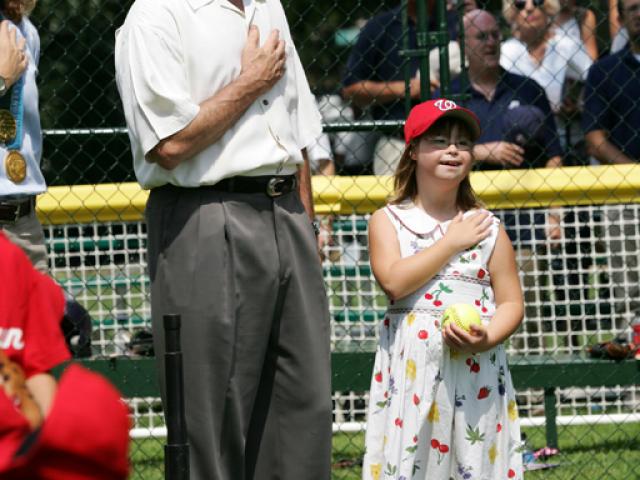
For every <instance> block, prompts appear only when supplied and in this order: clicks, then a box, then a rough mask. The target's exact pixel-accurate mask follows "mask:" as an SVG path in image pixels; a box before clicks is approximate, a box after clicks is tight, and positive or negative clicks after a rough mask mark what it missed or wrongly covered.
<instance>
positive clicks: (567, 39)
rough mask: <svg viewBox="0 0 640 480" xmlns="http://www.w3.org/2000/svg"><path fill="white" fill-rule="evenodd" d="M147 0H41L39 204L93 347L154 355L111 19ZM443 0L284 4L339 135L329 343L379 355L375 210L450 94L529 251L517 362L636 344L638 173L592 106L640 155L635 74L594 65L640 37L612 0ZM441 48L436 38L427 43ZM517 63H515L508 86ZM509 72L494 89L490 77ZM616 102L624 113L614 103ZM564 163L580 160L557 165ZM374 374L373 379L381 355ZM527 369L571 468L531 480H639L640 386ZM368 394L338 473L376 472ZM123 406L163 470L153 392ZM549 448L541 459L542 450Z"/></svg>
mask: <svg viewBox="0 0 640 480" xmlns="http://www.w3.org/2000/svg"><path fill="white" fill-rule="evenodd" d="M625 1H626V2H627V3H629V4H631V3H632V2H633V0H625ZM131 3H132V2H129V1H127V2H116V1H112V0H101V1H97V0H92V1H89V2H78V1H75V0H40V1H39V2H38V6H37V8H36V10H35V11H34V13H33V15H32V20H33V22H34V24H35V25H36V27H37V28H38V30H39V32H40V36H41V61H40V66H39V75H40V76H39V88H40V103H41V107H40V108H41V115H42V125H43V128H44V131H45V137H44V138H45V143H44V155H43V162H42V168H43V171H44V172H45V175H46V177H47V180H48V183H49V185H50V186H51V189H50V192H49V193H48V194H47V195H45V196H43V197H42V198H41V200H40V202H39V209H40V214H41V218H42V219H43V222H44V224H45V233H46V238H47V242H48V247H49V251H50V267H51V273H52V275H53V276H54V277H55V278H56V279H57V280H58V281H59V282H60V283H61V285H63V287H64V288H65V289H66V291H67V292H69V293H71V294H72V295H74V296H75V298H76V299H77V300H78V301H79V302H80V303H81V304H82V305H84V307H85V308H86V309H87V310H88V311H89V313H90V315H91V317H92V319H93V334H92V349H93V356H94V358H98V359H100V358H112V357H122V356H128V357H132V358H133V357H136V356H137V355H139V354H140V353H141V352H142V353H144V352H143V349H142V350H141V349H137V350H136V349H135V348H132V345H134V347H135V345H138V346H139V345H142V344H144V342H145V339H146V336H145V335H146V333H147V332H148V329H149V325H150V303H149V279H148V276H147V271H146V259H145V252H146V231H145V225H144V223H143V221H142V216H141V213H142V210H143V208H144V202H145V200H146V194H145V193H144V192H141V191H139V189H137V187H136V186H135V185H132V184H127V183H125V182H134V181H135V178H134V177H133V173H132V172H133V169H132V167H131V155H130V151H129V142H128V138H127V135H126V130H125V128H124V127H123V126H124V118H123V114H122V111H121V106H120V99H119V97H118V94H117V91H116V87H115V80H114V66H113V43H114V32H115V28H117V26H119V25H120V24H122V22H123V21H124V18H125V16H126V12H127V11H128V9H129V7H130V5H131ZM431 3H433V4H434V5H435V3H436V2H424V3H422V2H420V1H419V0H418V2H417V4H416V3H415V2H406V1H405V2H402V3H400V2H396V1H389V0H387V1H384V2H373V1H364V0H358V1H356V0H347V1H341V2H333V3H332V2H324V3H318V2H316V3H314V2H302V1H297V0H283V4H284V6H285V11H286V12H287V15H288V19H289V23H290V26H291V30H292V34H293V37H294V39H295V41H296V45H297V47H298V50H299V52H300V56H301V58H302V62H303V65H304V66H305V69H306V71H307V74H308V77H309V80H310V83H311V85H312V89H313V90H314V92H315V93H316V94H317V99H318V105H319V108H320V110H321V112H322V114H323V118H324V121H325V132H326V135H325V136H323V137H322V138H320V139H318V142H317V145H315V146H314V147H313V148H312V149H311V150H310V152H309V153H310V156H311V159H312V163H313V168H314V170H315V174H316V178H315V179H314V190H315V196H316V197H315V198H316V209H317V212H318V215H319V217H320V219H321V221H322V222H323V224H324V227H325V231H324V232H323V235H327V240H328V241H327V242H326V243H325V244H324V246H323V250H322V253H323V268H324V273H325V280H326V286H327V293H328V295H329V299H330V309H331V318H332V323H331V331H332V337H331V340H332V348H333V351H334V352H336V353H353V352H373V351H374V349H375V345H376V343H377V338H378V327H379V325H380V323H381V322H382V321H383V320H384V318H385V310H386V307H387V298H386V296H385V295H384V293H383V292H382V291H381V289H380V288H379V286H378V285H377V284H376V282H375V279H374V277H373V275H372V272H371V267H370V265H369V261H368V240H367V234H368V231H367V222H368V218H369V215H370V214H371V213H372V212H373V211H374V210H375V209H376V208H378V207H379V206H381V205H383V204H384V201H385V198H386V196H387V195H388V193H389V191H390V190H389V189H390V185H391V184H390V182H389V179H388V177H386V176H385V175H389V174H391V173H392V172H393V169H394V166H395V164H396V163H397V160H398V159H399V157H400V155H401V153H402V151H403V149H404V143H403V140H402V138H401V136H400V133H399V132H400V131H401V125H402V123H401V122H402V120H403V119H404V117H405V115H406V111H407V108H408V107H410V106H411V104H412V103H416V102H417V101H419V100H420V98H428V97H429V96H430V95H431V94H432V93H433V94H435V93H434V92H436V91H439V92H441V93H442V94H443V95H444V96H448V97H451V98H456V100H457V101H459V102H462V103H465V104H466V105H467V106H468V107H469V108H471V109H472V110H474V111H476V113H477V114H478V116H479V117H480V120H481V123H482V124H483V130H484V131H485V133H487V132H488V136H487V138H486V139H482V138H481V141H482V142H483V143H484V144H485V145H486V147H485V148H484V150H481V151H478V152H474V153H475V154H476V158H477V160H478V162H477V165H478V171H477V172H475V173H474V174H473V184H474V187H475V188H476V190H477V191H478V193H479V195H480V197H481V198H482V199H483V201H484V202H485V203H486V204H487V206H488V207H489V208H491V209H492V210H494V211H495V212H496V213H497V214H498V215H499V216H500V217H501V219H502V221H503V223H504V224H505V225H506V227H507V229H508V232H509V234H510V236H511V237H512V240H513V241H514V247H515V248H516V253H517V260H518V263H519V267H520V274H521V279H522V283H523V287H524V291H525V299H526V318H525V322H524V324H523V326H522V327H521V329H520V330H519V331H518V332H517V333H516V334H515V335H514V336H513V337H512V338H511V340H510V342H509V347H508V348H509V353H510V355H511V356H512V358H513V359H514V361H515V362H516V363H518V362H523V363H526V362H527V361H530V360H531V359H532V358H534V357H535V358H536V359H537V360H536V361H539V362H542V365H545V362H546V364H547V365H548V366H551V365H554V364H559V363H560V362H571V361H573V362H574V363H576V362H578V363H576V364H577V365H580V363H579V361H580V359H584V358H585V357H587V356H588V353H587V349H588V348H589V347H592V346H594V345H597V344H599V343H602V342H610V341H614V343H615V342H618V344H619V345H621V347H624V346H625V345H626V344H627V343H628V341H629V340H631V337H632V325H633V324H634V322H640V311H639V305H638V304H639V296H638V285H639V283H638V280H639V278H638V277H639V275H640V267H639V265H638V251H639V250H638V247H639V242H640V231H639V229H640V227H639V223H638V219H639V218H640V216H639V214H640V212H639V211H638V200H639V198H640V197H639V196H638V191H640V175H639V173H640V170H638V169H637V168H634V167H631V166H627V167H619V168H617V167H602V166H599V164H600V163H603V161H604V155H605V154H604V153H603V152H601V151H598V149H597V148H595V147H597V146H598V145H595V146H594V145H593V138H592V139H591V140H592V141H591V144H590V143H589V136H588V135H585V131H584V129H583V124H584V123H585V122H583V121H582V117H583V116H584V115H591V117H589V119H588V120H587V121H586V124H587V125H588V127H589V128H591V127H594V126H596V127H597V126H598V125H601V126H602V127H601V128H596V130H604V131H609V130H610V128H611V127H609V124H608V123H606V122H607V121H610V120H607V119H602V118H600V117H598V116H596V115H593V114H589V113H585V108H589V106H588V105H589V102H592V103H593V104H594V105H596V106H597V107H598V108H600V106H601V105H602V104H603V103H604V105H605V106H607V103H608V102H611V103H612V105H615V106H616V108H617V110H616V111H615V112H613V113H612V114H611V115H613V114H614V113H615V114H616V115H618V116H617V117H615V120H614V123H615V122H618V123H623V124H625V125H627V126H628V128H630V129H631V130H630V131H631V132H632V133H631V134H627V135H626V140H625V143H624V144H619V143H618V144H616V145H617V148H618V150H620V151H622V152H627V153H626V154H627V155H629V156H630V158H631V159H632V160H635V161H637V160H638V159H639V158H640V155H639V154H636V155H635V156H633V153H632V152H635V151H636V149H640V134H639V133H638V128H636V127H640V125H634V124H633V121H634V118H635V117H633V111H634V110H637V111H640V108H638V107H640V105H637V104H636V102H638V98H640V95H637V96H633V94H630V93H628V91H627V90H625V89H624V88H623V87H621V88H622V90H621V91H620V92H618V93H615V92H613V91H611V90H607V88H609V89H611V88H613V87H610V86H609V87H604V86H602V85H601V84H598V87H597V88H595V89H593V88H591V90H590V87H589V86H588V85H587V87H585V83H587V84H588V77H587V75H588V72H589V71H590V70H591V69H594V68H600V69H602V68H604V67H603V66H602V64H598V65H599V66H600V67H598V66H596V67H593V66H592V65H593V63H594V61H595V59H596V58H597V57H603V56H604V55H606V53H607V51H608V50H610V49H611V45H612V41H613V40H616V41H617V42H622V40H621V39H623V38H624V32H622V33H616V32H615V31H614V30H615V27H616V25H615V24H613V23H612V24H611V25H610V19H611V18H613V14H611V15H610V13H609V4H604V3H599V2H592V3H589V4H586V3H584V4H582V3H581V4H580V6H578V7H575V6H573V7H571V6H570V7H569V10H567V5H573V2H565V3H563V4H562V5H556V4H555V3H554V2H553V0H546V1H545V2H544V3H543V4H540V3H539V2H534V1H532V0H527V1H526V2H519V0H515V1H514V2H513V3H510V2H507V3H505V5H504V6H503V5H502V4H500V3H499V2H495V1H492V2H479V3H478V2H473V0H468V1H465V2H459V3H458V4H455V3H451V4H445V3H444V2H441V3H442V5H440V6H439V7H434V8H435V9H434V10H431V11H429V5H430V4H431ZM473 7H482V8H485V9H487V10H488V11H490V12H492V13H493V14H494V16H493V18H494V20H495V21H494V22H492V21H491V19H490V18H487V17H482V16H475V17H474V16H471V17H467V20H468V21H467V23H466V24H465V25H464V26H463V25H462V23H461V20H462V19H461V15H462V13H463V12H464V11H465V10H469V9H471V8H473ZM561 7H562V8H561ZM438 8H440V10H438ZM571 8H573V10H571ZM407 12H408V13H407ZM589 12H591V13H589ZM614 13H615V12H614ZM592 14H593V15H592ZM629 14H630V15H631V13H629ZM592 20H593V21H592ZM587 27H588V28H587ZM622 27H623V28H624V25H622ZM438 32H441V33H438ZM576 32H577V34H576ZM589 33H591V35H589ZM576 35H577V36H576ZM456 38H459V39H460V42H459V43H457V42H455V39H456ZM450 40H454V41H453V42H450ZM429 45H431V46H433V48H435V50H434V51H433V52H431V53H429V50H430V48H429ZM594 45H595V48H597V54H593V48H594ZM438 46H440V48H439V49H438ZM440 50H443V51H446V52H445V53H444V54H443V55H441V51H440ZM461 55H462V58H466V59H467V60H466V61H461V60H460V56H461ZM623 61H624V60H620V62H623ZM492 62H493V63H492ZM439 65H442V66H443V68H442V69H440V68H439ZM607 65H608V66H607ZM605 67H606V68H613V67H612V66H611V65H609V64H605ZM507 71H508V72H510V73H512V74H514V75H516V74H517V75H520V77H518V78H517V79H516V80H517V81H511V82H506V81H504V72H507ZM433 72H435V73H433ZM635 72H638V70H635V71H634V70H632V69H630V70H629V71H628V73H627V79H628V83H630V84H631V85H635V84H638V85H640V73H637V76H635V75H636V73H635ZM605 73H606V72H605ZM458 74H459V75H460V76H459V77H458V76H457V75H458ZM494 74H497V75H498V76H499V78H500V79H501V81H500V83H495V82H494V83H493V84H492V82H491V81H490V80H491V79H492V75H494ZM484 75H486V76H484ZM612 75H613V74H612ZM603 76H604V77H607V75H606V74H605V75H601V76H600V77H598V78H599V79H600V78H601V77H603ZM523 78H524V80H522V79H523ZM600 81H601V82H602V81H603V80H600ZM531 82H535V83H534V84H532V83H531ZM532 85H533V86H532ZM633 91H634V90H631V92H633ZM594 92H595V93H594ZM587 94H589V95H592V97H591V98H586V97H585V96H586V95H587ZM593 95H597V98H596V100H594V98H595V97H593ZM620 98H622V102H623V103H625V104H626V105H627V107H628V108H627V110H625V112H621V111H620V109H619V107H617V105H619V103H616V102H618V101H619V99H620ZM585 105H586V107H585ZM598 121H602V122H605V123H602V124H599V123H597V122H598ZM589 122H591V123H589ZM634 128H635V130H634ZM619 135H625V133H624V132H623V133H621V134H619ZM596 138H599V137H596ZM484 140H486V141H484ZM506 144H508V145H509V146H507V147H505V145H506ZM514 145H515V146H517V147H518V148H515V147H513V146H514ZM561 163H562V164H563V165H565V166H567V165H568V166H571V167H574V168H562V169H556V166H558V165H560V164H561ZM532 167H535V168H542V167H549V168H546V169H544V170H543V169H535V170H534V169H531V168H532ZM68 186H72V187H68ZM638 328H640V327H638ZM636 335H640V334H639V333H636ZM616 339H617V340H616ZM136 342H138V343H136ZM598 361H600V362H610V363H606V366H607V367H606V368H608V369H609V368H610V369H611V372H614V370H615V369H616V368H619V367H620V365H621V362H620V361H619V362H618V363H616V362H614V361H613V360H605V359H601V360H598ZM628 362H632V360H630V359H629V360H624V361H622V363H628ZM572 371H574V370H567V372H572ZM516 373H517V370H514V377H515V376H516ZM584 374H585V376H588V375H589V370H588V367H587V369H586V370H585V371H584ZM359 375H361V376H365V377H367V378H369V377H370V375H371V371H361V372H359ZM568 375H570V373H568ZM612 375H613V373H612ZM516 380H517V379H516ZM359 383H360V384H362V381H360V382H359ZM559 384H560V385H567V383H563V382H560V383H559ZM520 385H522V387H521V388H519V392H518V406H519V413H520V416H521V418H522V424H523V426H524V429H523V430H524V432H525V433H526V435H527V447H526V449H527V452H535V451H536V450H538V449H539V448H541V447H544V446H546V445H547V444H548V440H549V436H548V435H547V436H546V437H545V433H544V432H545V426H546V427H547V429H548V428H549V425H548V424H547V423H548V420H549V417H548V416H547V417H545V415H544V413H545V405H547V406H548V405H549V403H548V402H549V400H548V398H549V395H551V396H552V400H551V403H552V405H553V406H554V407H555V409H556V411H557V414H558V417H557V418H556V419H555V421H556V422H557V424H558V425H559V426H560V428H559V445H560V454H559V455H557V456H555V457H553V458H551V459H549V460H547V461H546V462H547V463H552V464H556V463H557V464H559V466H558V467H557V468H553V469H551V470H549V471H547V472H541V473H538V472H531V473H529V474H528V477H527V478H538V477H540V478H542V475H543V474H545V477H549V478H558V479H565V478H566V479H569V478H580V477H583V476H587V475H589V476H591V475H598V476H607V478H613V479H622V478H625V479H626V478H636V476H637V474H636V473H635V471H636V465H637V464H638V462H640V452H639V451H638V447H637V446H638V444H640V438H639V436H640V433H639V432H640V429H639V428H638V425H639V423H640V390H639V389H638V388H637V385H633V384H629V382H622V384H621V385H611V384H610V383H609V382H604V383H602V382H600V380H599V379H598V378H595V377H594V378H593V384H590V383H588V382H587V383H585V382H580V383H579V384H578V386H566V387H563V388H558V389H551V390H550V391H548V390H549V389H548V388H546V387H545V388H541V387H539V386H536V385H537V384H534V383H531V385H532V386H527V385H528V384H527V379H526V378H525V379H523V380H522V381H521V382H520ZM368 400H369V399H368V392H367V391H366V388H364V389H363V388H355V387H354V388H353V389H352V390H351V389H349V388H347V389H343V390H340V391H335V392H334V431H335V436H334V459H333V462H334V464H333V467H334V468H333V472H334V473H333V475H334V478H336V479H355V478H359V477H360V475H361V459H362V455H363V448H364V440H363V431H364V428H365V421H366V411H367V406H368ZM127 401H128V402H129V405H130V406H131V412H132V418H133V421H134V428H133V430H132V437H133V444H132V459H133V466H134V470H133V474H132V477H133V478H143V479H152V478H162V477H163V460H162V458H163V453H162V444H163V442H164V437H163V435H164V421H163V418H162V408H161V405H160V403H159V400H158V399H157V398H149V397H136V398H130V399H128V400H127ZM547 433H548V431H547ZM531 454H532V453H531ZM529 460H532V459H531V458H529ZM542 463H544V462H543V460H542V458H540V459H538V460H536V461H535V462H531V466H532V468H538V467H536V466H535V465H540V464H542ZM385 478H387V477H385ZM388 478H393V477H388ZM465 478H466V477H465Z"/></svg>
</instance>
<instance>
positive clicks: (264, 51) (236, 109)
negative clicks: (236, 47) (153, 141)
mask: <svg viewBox="0 0 640 480" xmlns="http://www.w3.org/2000/svg"><path fill="white" fill-rule="evenodd" d="M259 44H260V33H259V31H258V28H257V27H255V26H252V27H251V28H250V29H249V34H248V37H247V44H246V46H245V48H244V50H243V51H242V62H241V63H242V70H241V73H240V75H239V76H238V78H236V79H235V80H233V81H232V82H231V83H230V84H229V85H227V86H226V87H224V88H223V89H221V90H220V91H218V92H216V93H215V94H214V95H213V96H211V97H209V98H208V99H206V100H205V101H204V102H202V103H201V104H200V111H199V112H198V114H197V115H196V117H195V118H194V119H193V121H192V122H191V123H189V124H188V125H187V126H186V127H185V128H183V129H182V130H180V131H179V132H177V133H175V134H173V135H171V136H169V137H167V138H165V139H162V140H161V141H160V142H158V144H157V145H156V146H155V147H154V148H153V149H152V150H151V151H149V153H147V155H146V160H147V161H148V162H151V163H157V164H158V165H160V166H161V167H163V168H166V169H167V170H172V169H174V168H175V167H177V166H178V165H179V164H180V163H182V162H184V161H186V160H188V159H190V158H191V157H193V156H194V155H196V154H198V153H200V152H201V151H203V150H204V149H206V148H207V147H208V146H209V145H212V144H214V143H215V142H217V141H218V140H219V139H220V138H221V137H222V136H223V135H224V134H225V132H227V130H229V129H230V128H231V127H232V126H233V125H234V124H235V123H236V122H237V121H238V119H239V118H240V117H241V116H242V115H243V114H244V112H245V111H246V110H247V109H248V108H249V107H250V106H251V104H252V103H253V102H254V101H255V100H256V99H257V98H258V97H259V96H260V95H262V94H264V93H265V92H267V91H268V90H270V89H271V87H273V85H275V83H276V82H277V81H278V80H280V78H281V77H282V75H283V74H284V68H285V60H286V54H285V46H284V41H282V40H280V39H279V32H278V31H277V30H273V31H272V32H271V34H270V35H269V38H268V39H267V41H266V43H265V44H264V46H263V47H262V48H261V47H259Z"/></svg>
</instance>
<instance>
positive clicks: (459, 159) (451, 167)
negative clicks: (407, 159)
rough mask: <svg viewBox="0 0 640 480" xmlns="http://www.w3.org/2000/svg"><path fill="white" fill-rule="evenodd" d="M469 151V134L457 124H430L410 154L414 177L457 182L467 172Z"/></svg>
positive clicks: (469, 163)
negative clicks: (424, 176) (414, 172)
mask: <svg viewBox="0 0 640 480" xmlns="http://www.w3.org/2000/svg"><path fill="white" fill-rule="evenodd" d="M472 149H473V141H472V140H471V135H470V134H469V132H468V131H467V129H466V128H465V127H464V126H463V125H462V124H461V123H459V122H450V123H446V124H444V125H440V126H439V125H434V127H432V128H431V129H430V130H429V131H428V132H427V133H425V134H424V135H423V136H422V137H420V139H419V141H418V143H417V145H416V146H415V148H414V149H413V152H412V154H411V158H412V159H413V160H414V161H415V162H416V175H417V176H421V175H426V176H428V177H432V178H435V179H439V180H455V181H456V182H458V183H459V182H461V181H462V180H463V179H464V178H465V177H466V176H467V175H468V174H469V171H470V170H471V166H472V164H473V155H472Z"/></svg>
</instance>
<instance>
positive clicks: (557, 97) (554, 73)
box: [500, 33, 593, 112]
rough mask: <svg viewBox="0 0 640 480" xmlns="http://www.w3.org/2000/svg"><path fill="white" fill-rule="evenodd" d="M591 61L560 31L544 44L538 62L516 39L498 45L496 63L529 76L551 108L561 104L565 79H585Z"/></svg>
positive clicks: (578, 46)
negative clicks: (541, 90) (542, 53)
mask: <svg viewBox="0 0 640 480" xmlns="http://www.w3.org/2000/svg"><path fill="white" fill-rule="evenodd" d="M592 64H593V60H591V57H589V55H588V54H587V52H586V51H585V49H584V48H581V46H580V44H579V43H577V42H575V41H573V40H572V39H571V38H569V37H568V36H566V35H564V33H560V34H557V35H554V36H553V37H552V38H551V39H550V40H549V42H548V43H547V49H546V51H545V54H544V58H543V59H542V62H541V63H540V64H538V63H537V62H535V61H534V60H533V59H532V58H531V55H529V52H528V51H527V46H526V45H525V44H524V43H522V42H521V41H520V40H518V39H516V38H510V39H509V40H507V41H505V42H504V43H503V44H502V47H501V50H500V65H502V68H504V69H505V70H507V71H508V72H511V73H515V74H518V75H523V76H525V77H530V78H533V79H534V80H535V81H536V82H538V84H539V85H540V86H541V87H542V88H543V89H544V91H545V92H546V94H547V98H548V99H549V102H550V103H551V107H552V108H553V110H554V111H556V112H557V111H558V109H559V108H560V105H561V104H562V94H563V92H562V88H563V85H564V80H565V78H570V79H573V80H582V81H584V80H586V78H587V73H588V72H589V68H590V67H591V65H592Z"/></svg>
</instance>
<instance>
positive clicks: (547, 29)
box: [500, 0, 593, 161]
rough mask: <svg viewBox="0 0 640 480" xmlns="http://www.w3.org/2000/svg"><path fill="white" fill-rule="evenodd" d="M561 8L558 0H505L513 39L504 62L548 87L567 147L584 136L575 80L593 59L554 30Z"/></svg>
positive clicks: (505, 50)
mask: <svg viewBox="0 0 640 480" xmlns="http://www.w3.org/2000/svg"><path fill="white" fill-rule="evenodd" d="M559 11H560V6H559V4H558V3H557V0H504V2H503V15H504V17H505V19H506V20H507V22H508V23H509V24H510V25H511V30H512V32H513V38H510V39H509V40H507V41H505V42H504V43H503V45H502V48H501V56H500V64H501V65H502V66H503V67H504V68H505V69H506V70H507V71H509V72H511V73H517V74H519V75H524V76H526V77H529V78H533V79H534V80H535V81H536V82H538V83H539V84H540V86H541V87H542V88H544V90H545V92H546V94H547V98H548V99H549V102H550V103H551V108H552V110H553V112H554V114H555V115H556V124H557V126H558V135H559V138H560V142H561V144H562V145H563V147H565V148H566V147H573V146H574V145H577V144H578V142H580V141H581V140H582V139H583V134H582V132H581V130H580V125H579V122H577V121H575V119H574V118H573V113H574V110H575V108H576V104H577V102H578V96H579V95H578V90H579V88H578V86H576V85H575V83H576V82H581V81H583V80H584V79H585V78H586V75H587V72H588V70H589V67H590V66H591V65H592V63H593V60H592V59H591V57H590V56H589V55H588V54H587V52H586V51H585V49H583V48H582V47H581V46H580V44H578V43H576V42H575V41H574V40H572V39H570V38H569V37H567V36H566V35H564V34H560V35H558V34H556V33H555V32H554V29H553V28H552V27H553V18H554V16H555V15H556V14H557V13H558V12H559ZM583 161H584V160H583Z"/></svg>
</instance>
